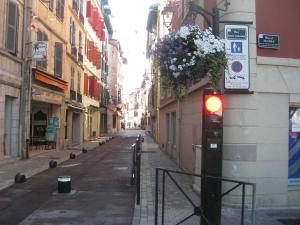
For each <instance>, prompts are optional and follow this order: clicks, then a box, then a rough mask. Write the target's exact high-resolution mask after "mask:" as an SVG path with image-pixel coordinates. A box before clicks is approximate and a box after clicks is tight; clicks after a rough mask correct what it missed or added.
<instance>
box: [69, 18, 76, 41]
mask: <svg viewBox="0 0 300 225" xmlns="http://www.w3.org/2000/svg"><path fill="white" fill-rule="evenodd" d="M75 33H76V27H75V22H74V20H73V19H72V17H70V44H71V45H72V46H75Z"/></svg>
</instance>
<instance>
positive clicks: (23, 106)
mask: <svg viewBox="0 0 300 225" xmlns="http://www.w3.org/2000/svg"><path fill="white" fill-rule="evenodd" d="M31 6H32V1H31V0H29V1H24V5H23V30H22V31H23V35H22V66H21V76H22V77H21V90H20V111H19V123H20V125H19V126H20V135H19V137H20V140H19V146H20V153H21V159H28V145H29V135H30V134H29V133H30V108H31V104H30V103H31V60H30V55H31V27H30V24H31V19H30V18H31V8H32V7H31Z"/></svg>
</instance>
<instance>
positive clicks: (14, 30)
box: [6, 1, 19, 54]
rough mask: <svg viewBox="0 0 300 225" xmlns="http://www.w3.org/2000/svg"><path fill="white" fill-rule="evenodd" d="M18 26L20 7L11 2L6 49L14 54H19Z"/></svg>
mask: <svg viewBox="0 0 300 225" xmlns="http://www.w3.org/2000/svg"><path fill="white" fill-rule="evenodd" d="M18 25H19V12H18V6H17V4H16V3H13V2H11V1H9V2H8V10H7V28H6V29H7V30H6V48H7V50H8V51H9V52H11V53H13V54H17V51H18Z"/></svg>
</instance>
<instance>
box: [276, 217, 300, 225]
mask: <svg viewBox="0 0 300 225" xmlns="http://www.w3.org/2000/svg"><path fill="white" fill-rule="evenodd" d="M278 221H279V222H281V223H282V224H284V225H300V218H299V219H279V220H278Z"/></svg>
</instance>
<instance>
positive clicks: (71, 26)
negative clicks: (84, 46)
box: [70, 17, 73, 44]
mask: <svg viewBox="0 0 300 225" xmlns="http://www.w3.org/2000/svg"><path fill="white" fill-rule="evenodd" d="M72 34H73V20H72V17H70V43H71V44H72Z"/></svg>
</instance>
